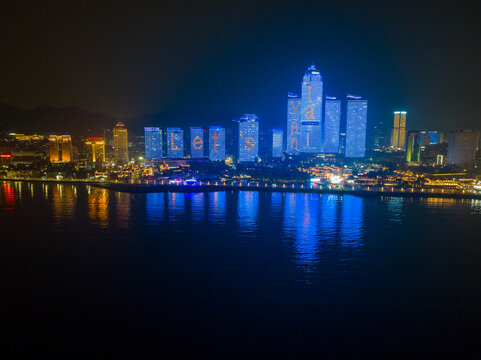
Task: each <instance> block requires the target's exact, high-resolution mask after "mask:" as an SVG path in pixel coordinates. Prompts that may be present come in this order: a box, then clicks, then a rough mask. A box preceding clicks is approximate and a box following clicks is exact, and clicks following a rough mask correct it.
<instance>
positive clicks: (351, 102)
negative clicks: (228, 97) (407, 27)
mask: <svg viewBox="0 0 481 360" xmlns="http://www.w3.org/2000/svg"><path fill="white" fill-rule="evenodd" d="M301 89H302V92H301V96H298V95H296V94H293V93H288V98H287V124H286V134H287V136H286V137H284V131H283V130H282V129H279V128H275V129H271V130H270V131H269V136H268V137H267V138H268V140H267V141H269V147H268V148H269V150H270V151H269V153H270V157H272V158H281V157H282V156H284V153H287V154H288V155H297V154H301V153H306V154H320V153H325V154H341V155H344V156H346V157H352V158H362V157H364V156H365V150H366V129H367V100H365V99H362V98H361V97H359V96H354V95H347V104H346V106H345V107H346V116H345V117H342V111H341V109H342V106H341V105H342V104H341V100H339V99H337V98H335V97H332V96H326V97H324V95H323V83H322V76H321V74H320V72H319V71H318V70H317V69H316V67H315V65H312V66H309V68H308V69H307V71H306V73H305V74H304V77H303V81H302V84H301ZM343 120H344V121H343ZM144 130H145V158H146V159H147V160H156V159H162V158H163V157H164V153H163V150H162V149H163V141H162V139H163V130H162V129H160V128H157V127H147V128H145V129H144ZM204 132H206V131H205V130H204V129H202V128H198V127H191V128H190V129H189V136H188V137H187V138H188V139H189V146H188V147H187V149H188V150H187V151H189V149H190V151H189V152H190V158H202V157H205V156H206V153H207V156H208V158H209V160H212V161H222V160H225V158H226V139H225V134H226V133H225V129H224V128H223V127H219V126H212V127H210V128H209V129H208V132H207V133H206V135H207V136H208V141H206V145H207V146H206V148H207V150H205V149H204V141H205V139H204ZM165 133H166V136H165V138H166V140H167V144H166V149H167V150H166V153H165V155H166V158H168V159H179V158H183V157H184V156H185V155H186V154H185V153H184V131H183V130H182V129H180V128H167V129H166V130H165ZM259 141H260V136H259V119H258V117H257V116H256V115H255V114H244V115H243V116H241V118H240V119H238V120H236V121H235V131H234V147H235V149H234V154H233V155H234V157H235V159H236V160H237V162H253V161H256V160H257V159H258V157H259V147H260V144H259ZM264 141H266V140H264Z"/></svg>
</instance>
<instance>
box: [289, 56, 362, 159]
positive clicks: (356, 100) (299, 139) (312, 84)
mask: <svg viewBox="0 0 481 360" xmlns="http://www.w3.org/2000/svg"><path fill="white" fill-rule="evenodd" d="M346 100H347V104H346V106H345V108H346V116H345V117H343V116H342V104H341V100H340V99H337V98H336V97H333V96H324V94H323V83H322V76H321V73H320V72H319V70H317V69H316V67H315V65H312V66H309V68H308V69H307V71H306V72H305V74H304V77H303V79H302V86H301V96H298V95H297V94H294V93H289V94H288V98H287V141H286V152H287V153H288V154H293V155H295V154H299V153H311V154H319V153H325V154H341V155H344V156H345V157H350V158H360V157H364V156H365V151H366V129H367V100H365V99H363V98H362V97H360V96H354V95H349V94H348V95H347V99H346ZM323 115H324V116H323ZM344 119H345V121H343V120H344Z"/></svg>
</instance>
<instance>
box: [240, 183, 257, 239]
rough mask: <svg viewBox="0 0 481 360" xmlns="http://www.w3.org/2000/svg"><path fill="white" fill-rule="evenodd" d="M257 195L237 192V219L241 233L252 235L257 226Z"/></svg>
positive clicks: (248, 192)
mask: <svg viewBox="0 0 481 360" xmlns="http://www.w3.org/2000/svg"><path fill="white" fill-rule="evenodd" d="M258 211H259V193H258V192H257V191H239V192H238V197H237V219H238V223H239V230H240V232H241V233H253V232H254V231H256V229H257V226H258V219H257V216H258Z"/></svg>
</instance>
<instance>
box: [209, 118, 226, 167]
mask: <svg viewBox="0 0 481 360" xmlns="http://www.w3.org/2000/svg"><path fill="white" fill-rule="evenodd" d="M209 160H211V161H224V160H225V129H224V128H223V127H220V126H211V127H209Z"/></svg>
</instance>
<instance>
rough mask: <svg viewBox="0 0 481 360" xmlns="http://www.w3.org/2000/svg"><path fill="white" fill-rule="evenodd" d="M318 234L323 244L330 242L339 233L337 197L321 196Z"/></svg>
mask: <svg viewBox="0 0 481 360" xmlns="http://www.w3.org/2000/svg"><path fill="white" fill-rule="evenodd" d="M320 201H321V215H320V221H321V224H320V225H321V226H320V233H321V235H322V241H323V243H324V242H326V241H329V242H331V241H332V240H333V239H334V238H335V237H336V236H337V235H338V233H339V215H338V213H337V211H338V203H339V196H338V195H322V196H321V200H320Z"/></svg>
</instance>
